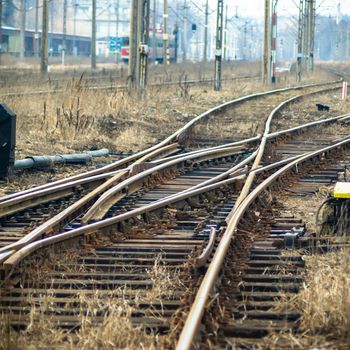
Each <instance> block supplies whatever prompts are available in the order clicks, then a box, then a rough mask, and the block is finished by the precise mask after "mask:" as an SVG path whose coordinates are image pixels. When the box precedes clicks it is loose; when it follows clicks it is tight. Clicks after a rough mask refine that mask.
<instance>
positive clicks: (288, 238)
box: [284, 227, 305, 249]
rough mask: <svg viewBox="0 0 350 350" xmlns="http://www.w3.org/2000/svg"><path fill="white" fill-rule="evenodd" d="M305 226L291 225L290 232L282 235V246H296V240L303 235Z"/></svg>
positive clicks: (291, 247)
mask: <svg viewBox="0 0 350 350" xmlns="http://www.w3.org/2000/svg"><path fill="white" fill-rule="evenodd" d="M304 234H305V228H304V227H299V228H296V227H293V228H292V229H291V231H290V232H287V233H286V234H285V235H284V246H285V248H286V249H294V248H296V247H297V243H298V242H297V241H298V239H299V238H300V237H302V236H304Z"/></svg>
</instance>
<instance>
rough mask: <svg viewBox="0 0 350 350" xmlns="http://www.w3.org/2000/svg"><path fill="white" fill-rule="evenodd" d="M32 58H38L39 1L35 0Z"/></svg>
mask: <svg viewBox="0 0 350 350" xmlns="http://www.w3.org/2000/svg"><path fill="white" fill-rule="evenodd" d="M34 56H35V57H39V0H35V34H34Z"/></svg>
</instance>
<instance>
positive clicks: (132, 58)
mask: <svg viewBox="0 0 350 350" xmlns="http://www.w3.org/2000/svg"><path fill="white" fill-rule="evenodd" d="M149 12H150V1H149V0H132V2H131V19H130V44H129V69H128V90H129V92H130V91H131V90H132V89H133V88H138V89H144V88H145V87H146V84H147V73H148V46H147V43H148V37H149V31H148V28H149V17H150V15H149Z"/></svg>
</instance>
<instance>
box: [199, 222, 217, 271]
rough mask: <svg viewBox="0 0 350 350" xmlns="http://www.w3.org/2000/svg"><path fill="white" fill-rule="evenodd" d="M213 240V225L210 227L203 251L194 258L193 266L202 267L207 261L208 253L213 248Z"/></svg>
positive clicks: (214, 230) (209, 253) (214, 236)
mask: <svg viewBox="0 0 350 350" xmlns="http://www.w3.org/2000/svg"><path fill="white" fill-rule="evenodd" d="M215 240H216V229H215V227H212V228H211V230H210V236H209V241H208V244H207V245H206V247H205V248H204V250H203V252H202V253H201V254H200V255H199V256H197V257H196V259H195V266H196V267H197V268H200V267H203V266H205V264H206V263H207V261H208V259H209V257H210V255H211V253H212V251H213V249H214V245H215Z"/></svg>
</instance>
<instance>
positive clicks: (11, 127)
mask: <svg viewBox="0 0 350 350" xmlns="http://www.w3.org/2000/svg"><path fill="white" fill-rule="evenodd" d="M15 146H16V114H15V113H14V112H12V111H11V110H10V108H8V107H7V106H6V104H4V103H0V178H5V177H7V176H8V174H9V171H10V170H11V168H12V167H13V165H14V163H15Z"/></svg>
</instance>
